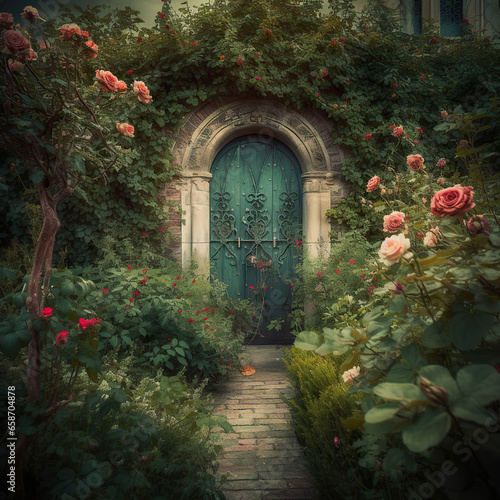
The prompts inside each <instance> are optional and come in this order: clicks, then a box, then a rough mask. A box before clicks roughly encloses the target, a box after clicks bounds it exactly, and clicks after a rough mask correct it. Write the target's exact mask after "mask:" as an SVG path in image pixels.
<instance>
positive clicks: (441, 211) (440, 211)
mask: <svg viewBox="0 0 500 500" xmlns="http://www.w3.org/2000/svg"><path fill="white" fill-rule="evenodd" d="M473 189H474V188H472V187H470V186H469V187H462V186H461V185H460V184H456V185H455V186H453V187H450V188H446V189H442V190H441V191H438V192H437V193H436V194H435V195H434V196H433V197H432V200H431V212H432V213H433V214H434V215H436V216H437V217H447V216H450V215H464V214H465V212H468V211H469V210H471V209H472V208H474V207H475V206H476V204H475V203H474V202H473V201H472V199H473V198H474V191H473Z"/></svg>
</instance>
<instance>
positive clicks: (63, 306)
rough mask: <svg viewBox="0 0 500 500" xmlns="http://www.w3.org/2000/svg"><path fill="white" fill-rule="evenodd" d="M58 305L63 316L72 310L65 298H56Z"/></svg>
mask: <svg viewBox="0 0 500 500" xmlns="http://www.w3.org/2000/svg"><path fill="white" fill-rule="evenodd" d="M56 305H57V308H58V309H59V310H60V311H61V312H62V313H63V314H66V313H67V312H68V311H69V310H70V309H71V305H70V303H69V302H68V301H67V300H66V299H65V298H64V297H56Z"/></svg>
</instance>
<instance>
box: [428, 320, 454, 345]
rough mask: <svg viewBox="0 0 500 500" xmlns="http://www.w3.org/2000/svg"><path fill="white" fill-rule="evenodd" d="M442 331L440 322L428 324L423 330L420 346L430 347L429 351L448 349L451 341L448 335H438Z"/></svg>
mask: <svg viewBox="0 0 500 500" xmlns="http://www.w3.org/2000/svg"><path fill="white" fill-rule="evenodd" d="M443 330H444V325H443V323H442V322H441V321H438V322H437V323H432V324H430V325H429V326H427V327H426V328H425V330H424V335H423V338H422V344H423V345H424V346H425V347H430V348H431V349H441V348H443V347H449V346H450V345H451V340H450V338H449V337H448V335H443V334H441V333H440V332H442V331H443Z"/></svg>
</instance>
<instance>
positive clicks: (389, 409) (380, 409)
mask: <svg viewBox="0 0 500 500" xmlns="http://www.w3.org/2000/svg"><path fill="white" fill-rule="evenodd" d="M399 410H400V406H399V405H397V404H395V403H385V404H383V405H381V406H375V407H373V408H372V409H371V410H369V411H368V412H367V413H365V422H367V423H368V424H379V423H380V422H384V421H385V420H389V419H390V418H392V417H393V416H394V415H396V413H397V412H398V411H399Z"/></svg>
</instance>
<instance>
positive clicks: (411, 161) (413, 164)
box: [406, 155, 424, 171]
mask: <svg viewBox="0 0 500 500" xmlns="http://www.w3.org/2000/svg"><path fill="white" fill-rule="evenodd" d="M406 163H407V164H408V166H409V167H410V168H411V169H412V170H415V171H417V170H420V169H421V168H422V165H423V164H424V159H423V158H422V156H421V155H409V156H407V157H406Z"/></svg>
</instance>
